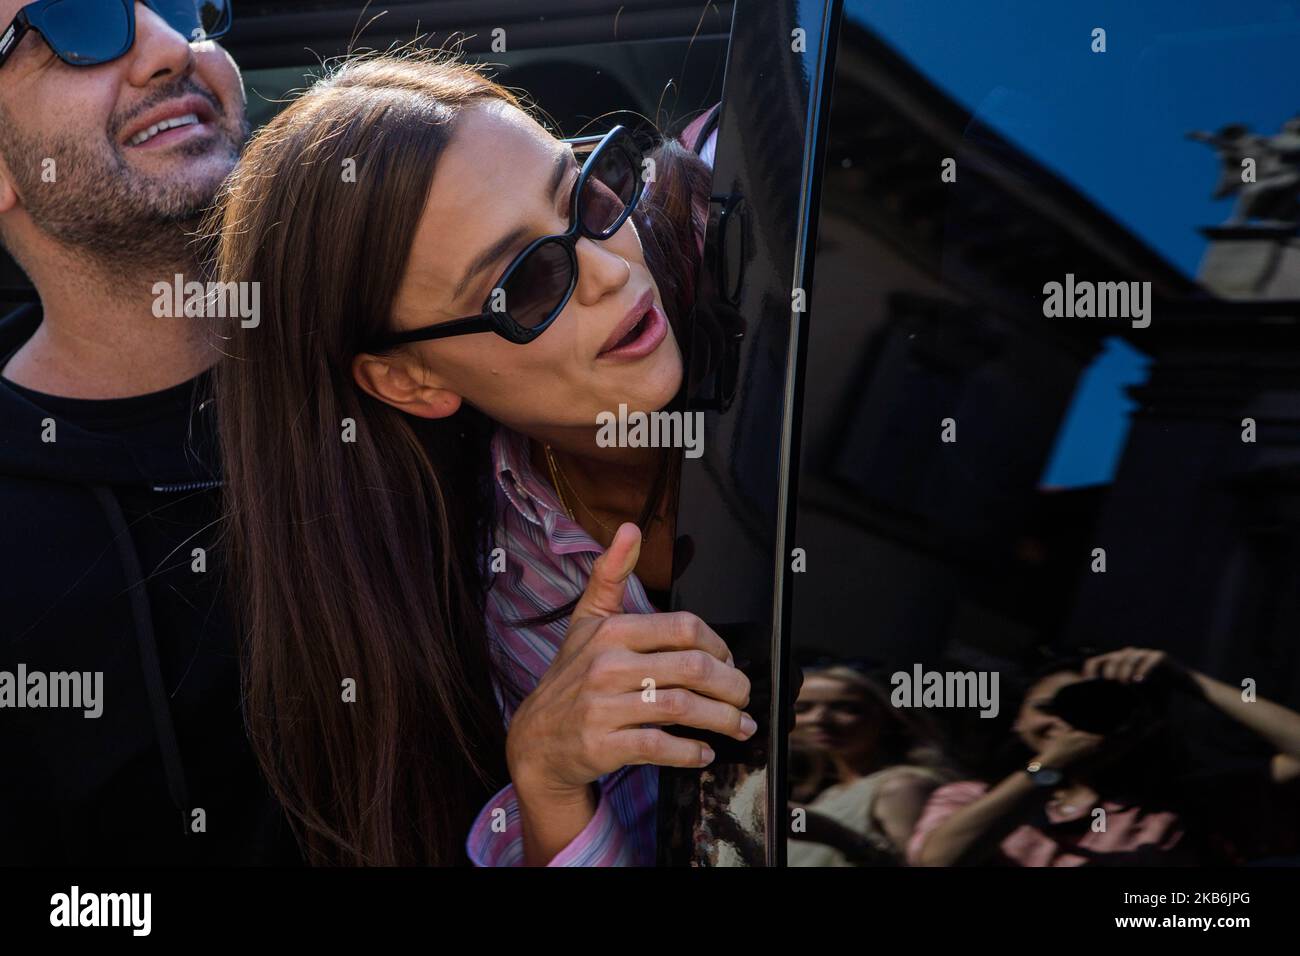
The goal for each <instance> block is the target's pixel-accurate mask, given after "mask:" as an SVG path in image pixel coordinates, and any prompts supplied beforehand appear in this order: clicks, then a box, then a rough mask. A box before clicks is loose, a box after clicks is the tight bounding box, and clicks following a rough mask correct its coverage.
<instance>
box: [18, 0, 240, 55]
mask: <svg viewBox="0 0 1300 956" xmlns="http://www.w3.org/2000/svg"><path fill="white" fill-rule="evenodd" d="M140 2H142V3H144V5H145V6H147V7H148V8H149V9H150V10H152V11H153V12H154V13H156V14H158V16H160V17H161V18H162V19H163V21H164V22H165V23H166V24H167V25H168V26H169V27H171V28H172V29H173V30H175V31H176V32H177V33H179V34H180V35H181V36H183V37H185V38H186V39H188V40H190V41H191V42H198V41H201V40H214V39H216V38H217V37H219V36H223V35H225V34H226V33H227V32H228V31H229V30H230V20H231V13H230V0H140ZM135 4H136V0H36V3H29V4H27V6H25V7H23V8H22V9H21V10H19V11H18V15H17V16H15V17H14V19H13V22H11V23H10V24H9V28H8V29H7V30H5V32H4V35H3V36H0V67H2V66H4V64H5V61H7V60H8V59H9V57H10V55H11V54H12V53H13V51H14V49H15V48H16V47H17V46H18V42H19V41H20V40H22V38H23V36H24V35H25V34H26V33H27V31H28V30H35V31H36V32H37V33H39V34H40V35H41V36H42V37H43V38H44V40H45V43H46V44H47V45H48V46H49V48H50V49H51V50H53V51H54V54H55V56H57V57H58V58H59V59H60V60H62V61H63V62H64V63H66V64H68V65H69V66H98V65H99V64H101V63H108V62H111V61H112V60H116V59H117V58H118V57H121V56H125V55H126V53H127V51H128V50H130V49H131V45H132V44H133V43H135Z"/></svg>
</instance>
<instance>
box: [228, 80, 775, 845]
mask: <svg viewBox="0 0 1300 956" xmlns="http://www.w3.org/2000/svg"><path fill="white" fill-rule="evenodd" d="M654 158H655V160H656V163H655V171H656V175H655V177H654V181H653V183H652V184H648V185H646V184H642V183H641V182H640V176H641V175H642V170H643V168H644V167H643V165H642V158H641V156H640V150H639V149H638V148H637V145H636V144H635V143H634V142H633V141H632V140H631V138H630V137H629V136H627V135H626V134H617V132H616V131H615V132H614V133H612V134H611V135H610V136H607V137H606V138H605V139H604V140H603V141H602V142H601V144H600V145H599V146H597V147H595V150H594V151H593V152H590V153H585V154H584V155H583V156H582V157H579V156H577V155H575V151H574V150H573V149H571V148H570V146H568V145H566V144H564V143H562V142H560V141H557V140H556V139H555V138H554V137H553V136H552V135H550V134H549V133H547V132H546V131H545V130H544V129H543V128H542V127H541V126H540V125H538V123H536V122H535V121H534V120H533V119H532V118H531V117H530V116H529V115H528V114H527V113H525V112H524V111H523V110H522V109H521V108H519V106H518V104H517V102H516V101H515V99H514V98H513V97H512V96H511V94H510V93H509V92H508V91H506V90H505V89H503V88H502V87H500V86H498V85H496V84H493V83H491V82H489V81H488V80H486V79H485V78H484V77H483V76H482V75H481V74H480V73H478V72H477V71H476V70H474V69H471V68H469V67H467V66H463V65H460V64H456V63H454V62H451V61H446V60H433V59H429V58H424V57H416V56H408V57H402V58H395V57H372V58H365V59H358V60H353V61H350V62H348V63H347V64H345V65H343V66H341V67H340V68H339V69H337V70H336V71H335V72H333V73H332V74H331V75H330V76H329V77H327V78H326V79H324V80H323V81H321V82H320V83H318V84H317V85H316V86H314V87H313V88H312V89H311V90H309V91H307V92H306V93H305V94H304V95H303V96H302V97H301V98H299V99H297V100H296V101H295V102H294V103H292V104H291V105H289V106H288V107H287V108H286V109H285V110H284V111H283V112H281V113H280V114H279V115H278V116H277V117H276V118H275V119H274V120H272V121H271V122H270V123H268V124H267V126H266V127H264V128H263V129H262V130H261V131H260V132H259V133H258V134H257V135H256V136H254V137H253V140H252V142H251V143H250V144H249V146H248V148H247V150H246V151H245V154H244V158H243V160H242V162H241V164H240V166H239V168H238V169H237V170H236V172H235V174H234V175H233V177H232V179H231V181H230V188H229V191H228V193H227V195H226V196H225V197H224V198H223V201H222V204H221V207H220V209H219V211H218V220H217V223H216V225H215V227H214V230H213V231H214V233H215V234H216V237H217V239H218V249H217V267H218V271H219V273H220V278H221V279H223V280H225V281H228V282H258V283H260V290H261V303H262V310H261V321H260V325H259V326H258V327H257V328H253V329H247V330H244V329H240V330H236V332H235V333H234V334H233V336H232V337H231V339H230V342H229V345H228V350H229V351H230V353H231V360H230V361H228V362H227V363H224V364H223V366H222V367H221V368H220V369H219V370H218V394H219V399H218V404H219V420H220V423H221V429H222V448H223V460H224V462H225V465H226V469H227V475H228V481H227V493H228V498H229V501H230V510H231V529H230V530H231V534H230V539H231V542H232V546H233V548H234V550H235V555H234V557H235V560H236V584H237V587H238V589H239V592H240V594H241V597H242V599H243V601H244V603H245V605H246V607H247V610H248V615H247V618H248V620H247V625H248V629H249V632H250V637H249V643H250V654H251V658H250V659H251V666H250V675H251V676H250V688H249V697H250V719H251V721H252V722H253V730H254V732H255V737H256V739H257V741H258V745H259V748H260V752H261V756H262V758H263V761H264V762H265V764H266V765H267V767H268V770H269V773H270V776H271V778H272V779H273V781H274V782H275V783H276V785H277V788H278V790H279V792H280V793H281V794H282V795H283V797H284V799H285V801H286V803H287V805H288V806H289V809H290V811H291V812H292V813H293V815H294V818H295V819H296V821H297V823H298V825H299V828H300V830H301V831H302V832H303V833H304V835H305V838H306V840H307V842H308V847H309V849H310V850H311V852H312V856H313V858H314V859H317V860H324V861H333V860H345V861H358V862H370V861H381V862H391V861H399V862H401V861H409V860H413V861H416V862H423V861H426V860H432V861H443V860H449V859H455V858H456V857H457V855H458V851H459V849H460V847H459V844H460V843H461V841H463V839H464V835H465V831H466V830H468V829H469V828H470V824H471V822H473V820H474V814H473V813H472V812H467V811H472V810H476V809H478V808H479V804H480V803H481V802H482V800H481V798H479V799H475V800H474V805H473V806H469V805H467V803H468V801H469V800H470V799H471V798H472V794H473V793H474V791H475V790H476V789H477V790H478V792H479V793H483V783H482V778H483V775H482V774H480V773H479V771H480V770H482V769H483V768H484V765H485V764H488V763H489V762H490V761H491V760H492V757H493V754H494V752H499V749H500V737H501V734H502V731H501V727H500V718H499V715H498V714H497V713H496V712H495V710H496V707H495V702H494V700H493V689H494V687H493V683H494V684H495V690H496V691H498V692H499V694H500V698H501V699H500V703H501V704H502V705H503V708H504V710H505V713H506V716H507V718H508V719H509V736H508V738H507V740H506V741H505V755H506V758H507V763H508V768H509V772H510V778H511V781H512V785H511V786H508V787H506V788H505V789H503V790H501V791H500V792H498V793H497V794H496V795H495V796H493V797H492V798H491V799H489V800H488V801H487V804H486V806H483V807H482V810H481V812H480V813H479V815H478V818H477V822H476V823H474V826H473V829H472V832H471V835H470V840H469V846H468V850H469V854H470V856H471V858H472V859H474V860H475V861H476V862H479V863H486V864H490V865H506V864H517V863H524V862H527V863H550V864H553V865H560V864H565V865H572V864H590V863H597V864H610V863H650V862H653V858H654V832H655V799H656V771H655V770H654V768H653V766H652V765H658V766H678V767H693V768H696V767H700V766H703V765H705V764H708V763H709V762H710V761H711V760H712V759H713V754H712V752H711V751H710V750H709V748H708V747H707V746H705V745H704V744H703V743H702V742H700V741H697V740H693V739H688V738H685V737H681V736H677V735H672V734H668V733H666V732H664V731H663V730H662V729H659V727H661V726H663V725H670V724H679V725H686V726H690V727H695V728H703V729H707V730H712V731H715V732H718V733H722V734H726V735H728V736H731V737H734V738H737V739H742V740H743V739H747V738H748V737H749V736H750V735H752V733H753V730H754V722H753V721H752V719H750V718H749V717H748V715H746V714H744V713H743V712H742V708H743V707H744V706H745V704H746V703H747V700H748V696H749V683H748V680H747V679H746V678H745V676H744V675H743V674H741V673H740V671H739V670H737V669H736V668H735V667H734V664H733V661H732V658H731V655H730V653H729V651H728V649H727V647H726V645H725V644H724V643H723V642H722V640H721V639H720V638H719V637H718V636H717V635H716V634H715V633H714V632H713V631H712V630H711V629H709V628H708V627H707V626H705V625H704V624H703V623H702V622H701V621H699V619H698V618H695V617H694V616H692V615H689V614H684V613H679V614H656V613H653V612H655V610H656V607H662V606H663V600H664V599H663V597H662V592H663V591H664V590H665V589H666V588H667V587H668V585H669V572H670V566H671V544H672V539H671V535H670V533H669V530H670V525H669V524H668V523H667V522H666V521H665V520H664V518H665V516H666V515H668V514H669V513H670V509H671V488H670V486H671V482H670V481H668V479H667V477H666V476H667V475H668V474H669V472H668V469H667V467H666V465H667V462H668V455H667V454H665V452H664V451H663V450H662V449H661V448H660V447H658V443H656V446H655V447H646V444H648V443H646V444H638V445H636V446H632V447H628V446H627V443H624V445H622V446H616V447H603V446H601V445H600V444H598V442H597V434H598V429H597V423H598V422H599V421H600V418H601V416H602V414H603V413H609V414H616V413H619V412H624V411H625V412H629V413H630V414H635V415H645V414H647V413H649V412H652V411H657V410H660V409H663V408H664V406H665V405H667V404H668V403H669V402H670V401H671V400H672V399H673V398H674V395H675V393H676V392H677V391H678V388H679V386H680V383H681V380H682V356H681V352H680V351H679V349H678V345H677V337H676V334H675V331H674V325H675V324H676V323H677V322H678V321H679V320H680V318H681V316H682V314H683V312H684V310H685V308H686V307H687V306H688V304H689V301H690V298H691V286H690V282H691V281H692V280H693V277H694V264H695V262H696V260H697V252H696V250H697V248H698V246H697V244H696V240H695V235H694V232H693V229H694V228H695V227H696V224H697V223H698V222H699V221H701V220H702V216H703V212H704V207H705V206H707V202H705V201H703V200H707V195H708V184H709V175H708V169H707V167H705V166H704V165H703V164H702V163H700V162H699V161H698V159H697V158H695V157H694V156H693V155H691V154H690V153H689V152H687V151H686V150H685V149H683V148H682V147H680V146H676V145H672V144H663V145H662V146H661V147H660V148H659V149H657V151H656V153H655V155H654ZM584 169H585V170H586V171H587V172H586V174H585V175H586V178H585V179H581V182H580V177H582V176H583V175H584V173H583V172H582V170H584ZM340 173H342V174H343V175H340ZM643 185H645V187H646V191H645V192H644V195H643V192H642V186H643ZM475 310H478V311H477V312H476V311H475ZM458 320H460V321H458ZM449 333H454V334H449ZM341 428H343V429H349V428H350V429H352V430H351V431H349V432H348V434H347V437H345V438H344V440H340V429H341ZM634 522H635V523H636V524H639V525H641V526H642V528H643V529H644V535H643V536H642V535H638V534H637V533H636V529H635V527H632V528H629V527H626V526H625V525H626V524H631V523H634ZM489 538H490V540H488V539H489ZM602 552H604V554H603V556H602V557H600V560H599V561H597V557H598V556H601V554H602ZM489 574H492V575H494V576H493V577H492V578H490V579H489V578H488V575H489ZM489 580H490V582H491V586H490V588H486V592H487V593H486V594H484V590H485V585H486V584H487V583H488V581H489ZM584 587H585V588H586V591H585V594H584V593H583V589H584ZM580 594H582V595H583V600H582V601H581V602H577V598H578V597H579V595H580ZM575 605H576V606H575ZM485 611H486V618H487V626H486V633H485V632H484V631H485V628H484V612H485ZM571 612H572V613H571ZM624 612H636V613H624ZM345 677H351V678H354V679H355V682H356V688H357V692H356V696H355V702H353V703H350V704H348V705H345V706H343V707H340V706H339V703H338V701H339V693H338V688H339V681H340V680H341V679H343V678H345ZM490 680H491V681H492V682H493V683H489V681H490ZM647 681H650V682H652V684H653V687H652V688H651V689H652V690H653V691H654V692H653V693H649V694H647V693H646V690H647V683H646V682H647ZM520 698H523V699H522V701H521V700H520ZM326 768H328V772H326ZM597 781H599V785H598V786H593V783H595V782H597Z"/></svg>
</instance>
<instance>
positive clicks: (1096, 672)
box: [1083, 647, 1182, 684]
mask: <svg viewBox="0 0 1300 956" xmlns="http://www.w3.org/2000/svg"><path fill="white" fill-rule="evenodd" d="M1158 669H1164V670H1166V671H1168V672H1169V673H1171V674H1174V673H1178V672H1181V670H1182V667H1181V666H1180V665H1179V664H1178V662H1177V661H1175V660H1174V659H1173V658H1172V657H1170V656H1169V655H1168V654H1166V653H1165V652H1164V651H1153V650H1150V649H1149V648H1144V647H1126V648H1124V649H1122V650H1118V651H1110V652H1109V653H1107V654H1098V655H1097V656H1096V657H1090V658H1088V659H1087V660H1086V661H1084V662H1083V676H1084V677H1100V678H1104V679H1105V680H1113V681H1118V682H1119V683H1121V684H1129V683H1139V684H1140V683H1141V682H1142V681H1144V680H1146V679H1147V678H1148V677H1150V676H1151V674H1153V673H1154V672H1155V671H1156V670H1158Z"/></svg>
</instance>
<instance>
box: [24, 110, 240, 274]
mask: <svg viewBox="0 0 1300 956" xmlns="http://www.w3.org/2000/svg"><path fill="white" fill-rule="evenodd" d="M191 88H192V87H191ZM185 91H186V90H181V91H167V92H166V95H162V96H155V97H151V99H150V102H149V103H146V104H142V107H141V108H140V109H138V110H136V113H137V114H138V113H140V112H143V110H144V109H148V108H152V106H153V105H155V104H156V103H157V102H164V101H165V100H166V99H169V98H172V97H174V96H176V95H177V92H185ZM214 105H215V104H214ZM4 119H7V117H6V118H4ZM222 119H224V116H220V115H219V116H218V118H217V120H216V121H215V122H214V124H213V125H214V129H215V136H216V140H217V141H216V142H213V138H212V137H205V138H204V139H202V140H197V141H194V142H189V143H184V144H182V145H180V146H179V147H175V148H174V150H173V152H174V153H175V154H177V155H178V156H193V157H199V156H208V155H215V156H223V157H225V158H228V160H229V162H228V163H226V164H223V165H224V171H225V172H228V171H229V170H230V169H231V168H233V167H234V164H235V162H236V161H237V160H238V158H239V151H240V149H241V147H242V146H243V142H244V139H245V138H246V137H247V135H248V130H247V127H246V124H244V123H241V124H240V129H239V131H238V132H231V131H230V130H228V129H227V128H226V127H225V126H224V125H220V126H218V125H216V123H220V122H221V121H222ZM7 125H8V126H9V129H8V131H7V134H6V135H4V136H0V154H2V155H3V156H4V160H5V163H6V164H7V166H8V167H9V171H10V174H11V175H12V176H13V179H14V184H15V186H16V187H17V189H18V192H19V195H20V196H21V197H22V202H23V206H24V208H25V209H26V210H27V213H28V215H29V216H30V217H31V219H32V222H33V223H34V224H35V225H36V227H37V228H38V229H40V230H41V231H42V232H44V233H45V234H46V235H48V236H49V237H51V238H52V239H55V240H57V241H58V242H59V243H61V244H63V245H65V246H68V247H69V248H70V249H72V250H74V251H75V252H77V253H79V254H81V255H82V256H84V257H86V258H87V259H90V260H91V261H92V262H93V263H94V264H95V265H98V266H99V267H101V268H103V269H105V270H106V271H107V272H108V273H109V274H110V275H116V276H119V277H123V278H125V276H126V275H127V274H130V275H134V276H137V277H139V276H141V274H142V272H144V273H147V272H149V271H150V270H157V269H160V268H164V269H165V268H171V267H172V266H174V265H177V264H181V263H186V262H189V261H192V260H193V258H194V252H193V250H192V248H191V237H192V233H193V231H194V230H195V228H196V227H197V226H198V224H199V223H200V221H201V219H202V216H203V213H204V212H205V211H206V210H207V208H208V207H209V206H210V205H211V203H212V200H213V198H214V197H215V196H216V192H217V189H218V187H219V186H220V184H221V180H222V179H223V178H224V173H222V174H218V173H216V172H211V171H208V170H205V171H204V174H203V176H201V177H199V178H196V179H193V180H186V179H185V178H184V176H183V175H178V174H177V173H173V174H172V175H171V176H165V177H155V176H152V175H149V174H146V173H142V172H140V171H139V170H137V169H134V168H133V167H132V166H131V165H130V164H129V163H128V162H127V160H126V157H125V156H124V155H123V154H122V147H119V146H118V145H117V143H116V140H115V139H114V138H112V137H111V136H109V137H105V138H101V136H103V135H104V134H101V133H98V132H96V133H95V134H93V135H90V136H78V135H62V134H61V135H58V136H47V137H27V136H25V135H24V133H23V132H22V131H21V130H20V129H17V128H15V127H14V126H13V125H12V124H7ZM123 125H124V122H115V123H110V126H109V129H110V131H112V132H114V133H115V132H117V131H118V130H120V129H121V128H122V126H123ZM50 161H52V165H51V162H50ZM47 170H50V171H52V173H53V177H52V178H53V180H54V181H53V182H49V181H46V178H43V176H44V177H47V178H48V177H49V174H48V173H47V172H46V171H47ZM158 278H166V279H170V278H171V277H170V275H168V276H159V277H158Z"/></svg>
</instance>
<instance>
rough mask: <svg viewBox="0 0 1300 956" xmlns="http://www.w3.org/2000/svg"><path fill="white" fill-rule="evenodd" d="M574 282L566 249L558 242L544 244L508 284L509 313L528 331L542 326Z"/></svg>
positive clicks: (506, 286)
mask: <svg viewBox="0 0 1300 956" xmlns="http://www.w3.org/2000/svg"><path fill="white" fill-rule="evenodd" d="M572 278H573V263H572V260H570V258H569V253H568V251H567V250H566V249H565V248H564V245H563V244H562V243H561V242H559V240H551V241H548V242H544V243H542V244H541V245H540V246H538V247H537V248H536V249H534V250H533V251H532V253H531V254H530V255H529V256H528V257H527V258H526V259H525V260H524V261H523V262H521V263H520V264H519V267H518V268H517V269H515V271H514V272H512V273H511V274H510V278H509V279H507V280H506V284H505V286H504V290H505V308H506V312H507V313H508V314H509V315H510V317H511V318H512V319H514V320H515V321H516V322H518V323H519V324H520V325H522V326H523V327H524V328H526V329H531V328H534V327H535V326H537V325H540V324H541V323H542V322H544V321H546V317H547V316H548V315H550V314H551V311H552V310H553V309H554V308H555V307H556V306H557V305H559V303H560V300H561V299H562V298H564V293H565V292H567V291H568V290H569V283H570V282H571V281H572ZM489 308H491V303H490V302H489Z"/></svg>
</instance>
